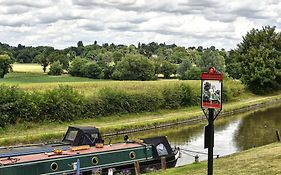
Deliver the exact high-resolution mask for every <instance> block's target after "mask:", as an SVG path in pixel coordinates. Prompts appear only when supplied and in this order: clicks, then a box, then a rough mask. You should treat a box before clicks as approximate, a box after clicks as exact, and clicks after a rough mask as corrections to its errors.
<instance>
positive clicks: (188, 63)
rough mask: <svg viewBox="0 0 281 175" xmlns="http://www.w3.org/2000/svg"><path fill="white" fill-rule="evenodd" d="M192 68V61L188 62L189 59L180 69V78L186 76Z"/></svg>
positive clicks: (184, 61) (183, 62)
mask: <svg viewBox="0 0 281 175" xmlns="http://www.w3.org/2000/svg"><path fill="white" fill-rule="evenodd" d="M191 66H192V65H191V62H190V60H188V59H186V60H183V61H182V63H181V64H180V65H179V67H178V74H179V75H180V77H182V76H184V75H185V72H186V71H187V70H189V69H190V68H191Z"/></svg>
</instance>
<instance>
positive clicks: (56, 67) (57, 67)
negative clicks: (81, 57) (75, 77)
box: [48, 61, 63, 75]
mask: <svg viewBox="0 0 281 175" xmlns="http://www.w3.org/2000/svg"><path fill="white" fill-rule="evenodd" d="M62 73H63V65H62V64H61V63H60V61H55V62H54V63H52V64H51V67H50V70H49V72H48V74H50V75H61V74H62Z"/></svg>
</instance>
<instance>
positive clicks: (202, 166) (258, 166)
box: [149, 143, 281, 175]
mask: <svg viewBox="0 0 281 175" xmlns="http://www.w3.org/2000/svg"><path fill="white" fill-rule="evenodd" d="M280 167H281V144H280V143H273V144H270V145H266V146H262V147H259V148H253V149H249V150H247V151H242V152H240V153H236V154H233V155H229V156H226V157H222V158H219V159H215V160H214V174H216V175H257V174H258V175H278V174H281V169H280ZM206 173H207V162H200V163H196V164H191V165H186V166H182V167H177V168H172V169H168V170H166V171H159V172H154V173H149V175H170V174H173V175H202V174H206Z"/></svg>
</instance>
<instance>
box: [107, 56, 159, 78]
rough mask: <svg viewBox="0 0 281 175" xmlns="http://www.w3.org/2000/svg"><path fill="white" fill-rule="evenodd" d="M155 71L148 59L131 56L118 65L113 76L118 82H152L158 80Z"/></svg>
mask: <svg viewBox="0 0 281 175" xmlns="http://www.w3.org/2000/svg"><path fill="white" fill-rule="evenodd" d="M154 69H155V67H154V64H153V62H152V61H150V60H149V59H148V58H146V57H144V56H142V55H132V54H129V55H126V56H125V57H124V58H123V59H122V60H121V61H119V62H118V63H117V65H116V69H115V71H114V72H113V75H112V76H113V79H118V80H152V79H155V78H156V77H155V70H154Z"/></svg>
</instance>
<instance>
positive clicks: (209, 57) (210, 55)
mask: <svg viewBox="0 0 281 175" xmlns="http://www.w3.org/2000/svg"><path fill="white" fill-rule="evenodd" d="M210 67H215V68H216V70H217V71H219V72H225V60H224V57H223V56H222V55H220V53H219V52H218V51H211V50H207V51H204V52H203V54H202V57H201V60H200V61H199V68H200V69H201V70H202V71H204V72H206V71H208V69H209V68H210Z"/></svg>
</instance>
